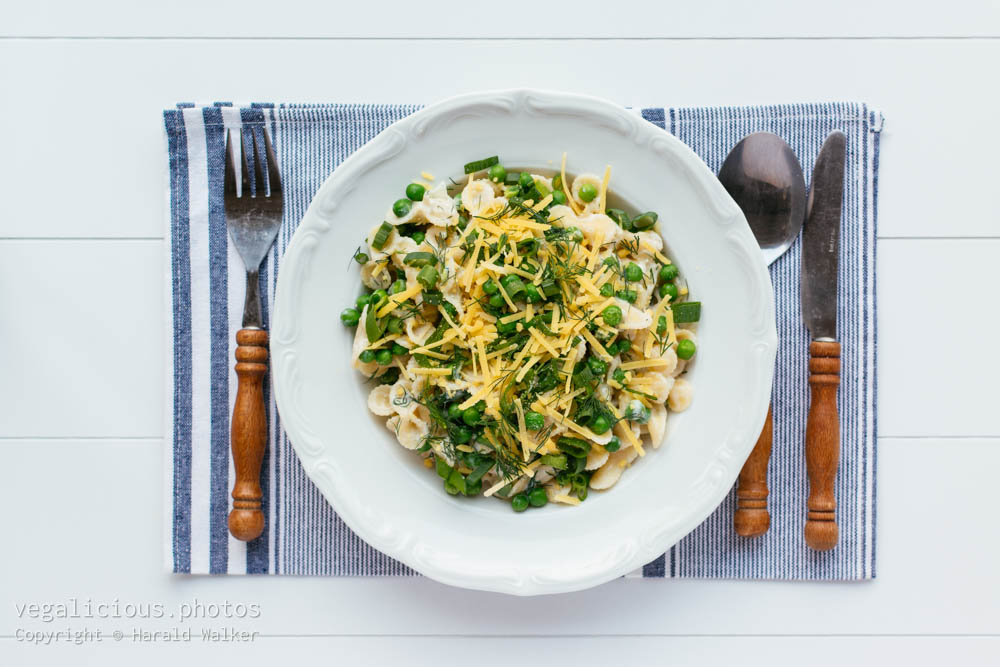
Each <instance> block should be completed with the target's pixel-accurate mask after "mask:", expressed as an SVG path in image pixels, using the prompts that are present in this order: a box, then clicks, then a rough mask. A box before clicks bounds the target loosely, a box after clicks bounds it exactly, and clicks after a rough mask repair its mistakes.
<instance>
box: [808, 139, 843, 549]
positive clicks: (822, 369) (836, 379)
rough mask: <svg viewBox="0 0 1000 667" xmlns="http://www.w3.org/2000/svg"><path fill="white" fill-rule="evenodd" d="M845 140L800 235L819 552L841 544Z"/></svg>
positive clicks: (812, 531)
mask: <svg viewBox="0 0 1000 667" xmlns="http://www.w3.org/2000/svg"><path fill="white" fill-rule="evenodd" d="M846 152H847V137H846V136H845V135H844V133H843V132H840V131H834V132H832V133H830V135H829V136H827V138H826V141H824V142H823V147H822V148H821V149H820V152H819V157H818V158H817V159H816V166H815V167H814V168H813V175H812V183H811V185H810V188H809V200H808V203H807V204H806V223H805V229H804V230H803V232H802V317H803V319H804V320H805V323H806V326H807V327H809V333H810V335H811V337H812V342H811V343H810V344H809V386H810V395H811V399H810V402H809V417H808V419H807V421H806V472H807V474H808V476H809V499H808V500H807V501H806V506H807V509H808V513H807V515H806V527H805V538H806V544H808V545H809V546H810V547H812V548H813V549H816V550H817V551H826V550H829V549H832V548H833V547H834V546H836V544H837V533H838V530H837V517H836V508H837V502H836V498H835V496H834V485H835V482H836V479H837V464H838V462H839V460H840V418H839V416H838V414H837V387H838V386H839V385H840V343H839V342H837V267H838V263H839V262H838V256H839V249H840V209H841V198H842V197H843V194H844V160H845V157H846Z"/></svg>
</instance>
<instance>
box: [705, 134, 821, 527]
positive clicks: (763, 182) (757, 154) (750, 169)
mask: <svg viewBox="0 0 1000 667" xmlns="http://www.w3.org/2000/svg"><path fill="white" fill-rule="evenodd" d="M719 180H720V181H721V182H722V185H723V186H724V187H725V188H726V191H727V192H729V194H730V196H732V198H733V200H734V201H735V202H736V203H737V204H738V205H739V207H740V209H741V210H742V211H743V214H744V215H745V216H746V219H747V222H748V223H749V225H750V229H751V230H752V231H753V235H754V238H756V239H757V244H758V245H759V246H760V250H761V252H762V253H763V255H764V261H766V262H767V263H768V264H772V263H773V262H774V260H776V259H778V257H780V256H781V255H782V254H784V252H785V251H786V250H788V248H789V247H790V246H791V245H792V243H793V242H794V241H795V239H796V237H798V235H799V231H800V230H801V229H802V221H803V219H804V218H805V207H806V184H805V180H804V178H803V177H802V167H801V165H799V161H798V160H797V159H796V158H795V154H794V153H793V152H792V149H791V148H790V147H789V146H788V144H787V143H785V141H784V140H783V139H782V138H781V137H779V136H778V135H776V134H771V133H770V132H755V133H753V134H750V135H747V136H746V137H744V138H743V139H742V140H741V141H740V142H739V143H738V144H736V146H734V147H733V150H732V151H730V152H729V155H728V156H727V157H726V160H725V162H723V164H722V169H720V170H719ZM773 434H774V423H773V420H772V416H771V406H770V405H768V408H767V419H766V421H765V422H764V427H763V428H762V429H761V433H760V437H758V438H757V444H755V445H754V448H753V451H751V452H750V456H749V457H748V458H747V460H746V463H744V464H743V469H742V470H741V471H740V476H739V480H738V482H737V484H736V512H735V514H734V515H733V526H734V528H735V529H736V533H737V534H738V535H742V536H743V537H756V536H757V535H763V534H764V533H766V532H767V530H768V528H770V526H771V515H770V513H769V512H768V511H767V496H768V494H769V491H768V488H767V467H768V462H769V461H770V458H771V440H772V437H773Z"/></svg>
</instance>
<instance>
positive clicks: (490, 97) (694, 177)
mask: <svg viewBox="0 0 1000 667" xmlns="http://www.w3.org/2000/svg"><path fill="white" fill-rule="evenodd" d="M517 111H524V112H526V113H528V114H533V115H546V114H555V115H570V116H575V117H582V118H586V119H587V121H588V122H590V123H593V124H596V125H599V126H601V127H603V128H605V129H611V130H614V131H616V132H619V133H621V134H623V135H628V136H630V137H631V138H632V140H633V141H634V143H635V145H636V149H637V150H652V151H655V152H656V153H658V154H659V155H660V156H661V157H662V158H663V159H666V160H673V161H676V162H677V163H678V164H679V165H680V166H681V167H682V169H683V171H684V172H685V174H686V175H687V176H688V179H689V185H690V186H691V187H693V188H698V189H700V191H701V194H702V196H703V199H704V200H705V203H706V206H707V207H708V208H709V209H711V210H712V211H711V214H712V217H713V218H714V219H715V221H716V224H718V225H720V226H730V227H731V229H730V230H729V232H728V233H727V235H726V237H727V241H728V245H729V246H730V247H731V250H732V251H733V252H735V253H736V254H737V256H741V257H740V259H742V260H744V261H745V263H746V265H747V266H748V267H749V269H750V272H749V277H750V279H751V280H752V282H753V283H754V284H753V285H752V286H751V291H752V292H753V293H754V294H756V295H759V297H760V298H761V300H762V303H761V304H759V305H760V309H759V313H760V318H759V319H760V321H758V322H755V323H754V327H753V329H752V331H751V333H752V336H753V337H752V340H751V341H750V343H751V345H750V353H749V355H748V357H747V361H748V363H749V364H750V366H751V368H752V370H751V374H752V375H753V377H754V378H755V380H756V382H755V383H754V385H755V386H757V387H758V388H759V391H758V392H757V394H756V395H755V396H753V397H752V398H753V400H752V401H749V404H750V407H749V409H748V411H749V413H750V415H751V416H757V418H751V419H748V420H746V421H745V423H744V424H743V425H742V427H739V426H734V429H733V431H731V432H730V433H729V437H728V438H727V442H728V443H730V444H731V445H734V446H733V447H729V448H728V449H727V450H725V451H727V452H728V453H729V454H731V455H729V456H718V455H717V456H716V457H715V459H714V460H713V465H714V469H713V472H714V473H715V474H713V475H711V477H712V478H713V480H706V482H707V484H708V485H709V486H708V488H706V487H705V486H703V485H699V489H698V493H697V494H692V495H691V497H689V499H688V501H687V503H688V504H687V507H688V509H689V511H688V512H687V514H686V517H685V518H684V519H683V520H678V519H677V517H669V516H660V515H655V516H660V520H659V521H657V520H651V522H650V523H651V524H652V525H655V526H659V528H656V529H654V530H653V531H652V534H650V535H636V536H634V537H633V538H632V540H631V542H630V543H627V544H619V545H615V546H613V547H612V548H609V549H607V550H605V551H604V552H603V553H602V554H600V555H599V557H597V558H593V559H589V560H587V561H581V562H578V563H576V564H575V567H574V568H568V569H569V570H570V571H569V572H567V571H566V570H562V571H560V572H553V571H549V570H544V571H540V570H538V569H537V568H531V567H529V566H526V565H517V564H515V565H511V564H510V563H506V564H505V565H504V566H503V567H498V566H497V564H496V563H487V564H468V563H463V562H457V561H456V560H455V559H454V558H452V557H450V556H449V555H448V554H445V553H438V552H436V551H435V550H434V549H433V548H432V547H430V546H429V545H427V544H426V543H424V542H421V540H420V538H419V536H416V535H413V534H412V532H410V531H408V529H407V528H405V527H399V526H396V525H394V524H393V521H392V519H391V517H387V516H383V515H381V514H377V513H374V512H372V511H369V510H368V508H365V507H364V506H363V504H362V503H361V502H360V501H359V499H356V498H351V497H349V495H348V494H345V493H341V491H340V485H339V484H338V483H337V481H336V477H337V476H339V474H340V471H339V470H338V469H337V467H336V466H335V465H334V464H332V463H331V462H330V461H328V460H324V458H323V453H324V447H323V444H322V442H321V441H320V440H319V438H318V436H316V435H315V434H314V433H312V430H311V429H310V427H309V425H308V420H307V419H306V418H305V416H304V415H302V414H301V413H300V412H298V411H297V410H296V409H295V400H294V398H295V396H294V394H295V391H294V389H295V384H296V375H297V368H296V354H295V339H296V326H295V319H296V318H295V317H294V312H295V299H294V290H295V283H296V277H297V276H298V275H299V274H300V272H301V271H302V270H303V268H304V266H305V263H306V262H307V261H308V255H309V254H310V253H311V250H312V249H313V248H314V247H315V246H316V244H317V241H318V237H319V235H322V234H325V233H327V232H328V231H330V229H331V227H332V226H331V224H330V222H328V221H327V220H326V219H325V218H326V217H327V216H328V215H330V214H331V213H332V212H333V211H334V210H335V209H336V207H337V202H338V201H339V200H341V199H343V198H345V197H347V196H349V194H350V193H351V191H353V190H354V188H355V187H356V185H357V183H358V181H359V180H360V179H361V178H362V177H363V176H364V174H365V173H366V172H368V171H369V170H371V169H372V168H374V167H375V166H377V165H378V164H381V163H382V162H384V161H385V160H388V159H390V158H391V157H392V156H394V155H396V154H397V153H399V152H400V151H402V150H403V149H404V148H405V146H406V143H407V141H408V135H409V134H410V133H413V134H414V135H416V136H423V135H424V134H426V133H428V132H433V130H434V128H435V127H436V126H437V125H438V124H440V123H446V122H448V121H449V120H454V119H456V118H458V117H461V116H468V115H483V114H491V113H514V112H517ZM270 346H271V358H272V382H273V386H274V393H275V400H276V402H277V406H278V411H279V413H280V414H281V416H282V424H283V427H284V429H285V431H286V432H287V434H288V437H289V440H290V441H291V443H292V447H293V448H294V450H295V452H296V454H297V455H298V457H299V459H300V461H301V463H302V465H303V468H304V469H305V471H306V473H307V475H308V476H309V478H310V479H311V480H312V482H313V483H314V484H316V486H317V488H318V489H319V490H320V492H321V493H322V494H323V496H324V498H326V500H327V502H329V503H330V504H331V505H332V506H333V508H334V510H335V511H336V512H337V514H338V516H339V517H340V518H341V519H342V520H343V521H344V522H345V523H346V524H347V525H348V527H350V529H351V530H353V531H354V532H355V533H356V534H357V535H358V536H359V537H361V539H363V540H364V541H365V542H367V543H368V544H370V545H371V546H373V547H374V548H376V549H378V550H379V551H381V552H383V553H385V554H386V555H388V556H390V557H392V558H395V559H396V560H399V561H401V562H402V563H404V564H405V565H407V566H409V567H410V568H412V569H414V570H416V571H417V572H419V573H421V574H423V575H425V576H427V577H430V578H431V579H434V580H436V581H439V582H442V583H446V584H450V585H454V586H460V587H464V588H470V589H477V590H486V591H495V592H502V593H509V594H514V595H539V594H551V593H563V592H570V591H576V590H582V589H585V588H590V587H592V586H596V585H599V584H602V583H604V582H606V581H609V580H611V579H614V578H616V577H619V576H622V575H624V574H627V573H628V572H631V571H633V570H635V569H637V568H639V567H641V566H643V565H645V564H646V563H648V562H650V561H651V560H653V559H654V558H656V557H657V556H659V555H661V554H662V553H664V552H665V551H666V550H667V549H669V548H670V547H671V546H672V545H674V544H676V543H677V542H678V541H680V539H682V538H683V537H684V536H685V535H687V534H688V533H689V532H691V530H693V529H694V528H695V527H697V526H698V525H699V524H701V523H702V522H703V521H704V520H705V519H706V518H707V517H708V516H709V515H710V514H711V513H712V512H713V511H714V510H715V509H716V507H718V505H719V504H720V503H721V502H722V500H723V499H724V498H725V496H726V494H727V493H728V491H729V489H730V488H731V487H732V485H733V483H734V482H735V480H736V477H737V475H738V474H739V471H740V469H741V468H742V466H743V462H744V461H745V460H746V457H747V456H748V455H749V453H750V450H751V449H752V447H753V443H754V442H755V441H756V439H757V435H758V433H759V431H760V428H761V426H762V425H763V422H764V417H765V414H766V411H767V405H768V402H769V400H770V394H771V381H772V371H773V367H774V360H775V355H776V352H777V327H776V323H775V310H774V295H773V290H772V287H771V279H770V275H769V273H768V271H767V267H766V265H765V264H764V260H763V257H762V255H761V253H760V250H759V248H758V247H757V243H756V241H755V239H754V237H753V235H752V233H751V231H750V228H749V226H748V225H747V223H746V220H745V219H744V217H743V214H742V212H741V211H740V210H739V208H738V207H737V206H736V204H735V202H733V200H732V199H731V198H730V197H729V195H728V193H726V191H725V189H724V188H723V187H722V185H721V184H720V183H719V181H718V180H717V179H716V177H715V175H714V174H713V173H712V172H711V171H710V170H709V169H708V167H707V165H706V164H705V163H704V162H703V161H702V160H701V158H699V157H698V156H697V155H696V154H695V153H694V152H693V151H692V150H691V149H690V148H689V147H688V146H687V145H685V144H684V143H683V142H681V141H680V140H679V139H677V138H676V137H674V136H673V135H671V134H670V133H669V132H666V131H665V130H662V129H660V128H658V127H656V126H655V125H653V124H652V123H650V122H647V121H646V120H644V119H642V118H641V117H640V116H639V115H638V114H635V113H634V112H631V111H628V110H626V109H624V108H622V107H620V106H618V105H616V104H614V103H613V102H610V101H607V100H603V99H600V98H596V97H591V96H586V95H579V94H572V93H562V92H551V91H541V90H534V89H510V90H500V91H483V92H476V93H467V94H463V95H458V96H455V97H451V98H448V99H446V100H443V101H441V102H438V103H436V104H433V105H430V106H428V107H425V108H424V109H421V110H420V111H417V112H416V113H414V114H411V115H410V116H407V117H406V118H403V119H401V120H399V121H397V122H395V123H393V124H392V125H390V126H389V127H387V128H386V129H385V130H383V131H382V132H380V133H379V134H378V135H377V136H376V137H375V138H374V139H372V140H371V141H369V142H368V143H367V144H365V145H364V146H363V147H362V148H360V149H359V150H357V151H356V152H354V153H353V154H352V155H351V156H349V157H348V158H347V159H346V160H344V162H343V163H341V164H340V166H338V167H337V168H336V170H335V171H334V172H333V173H332V174H330V176H328V177H327V179H326V180H325V181H324V182H323V185H322V186H321V187H320V188H319V190H318V191H317V192H316V194H315V196H314V197H313V199H312V201H311V202H310V204H309V207H308V209H307V211H306V213H305V216H304V217H303V219H302V221H301V223H300V224H299V226H298V228H297V229H296V231H295V234H294V236H293V238H292V241H291V243H290V244H289V246H288V248H287V250H286V252H285V254H284V256H283V257H282V270H281V272H280V273H279V275H278V282H277V289H276V293H275V301H274V312H273V321H272V337H271V342H270ZM649 511H650V512H651V513H652V512H653V510H649ZM654 518H655V517H654ZM484 565H485V566H484Z"/></svg>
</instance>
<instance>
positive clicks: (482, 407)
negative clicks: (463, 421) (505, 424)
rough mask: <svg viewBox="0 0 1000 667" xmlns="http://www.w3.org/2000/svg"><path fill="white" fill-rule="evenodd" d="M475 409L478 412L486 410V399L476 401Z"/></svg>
mask: <svg viewBox="0 0 1000 667" xmlns="http://www.w3.org/2000/svg"><path fill="white" fill-rule="evenodd" d="M476 410H479V411H480V412H486V401H479V402H478V403H476Z"/></svg>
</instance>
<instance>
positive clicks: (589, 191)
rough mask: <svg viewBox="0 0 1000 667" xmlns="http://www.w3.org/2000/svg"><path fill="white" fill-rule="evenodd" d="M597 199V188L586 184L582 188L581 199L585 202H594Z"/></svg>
mask: <svg viewBox="0 0 1000 667" xmlns="http://www.w3.org/2000/svg"><path fill="white" fill-rule="evenodd" d="M595 197H597V188H595V187H594V185H593V184H592V183H584V184H583V185H582V186H580V199H582V200H583V201H585V202H592V201H594V198H595Z"/></svg>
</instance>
